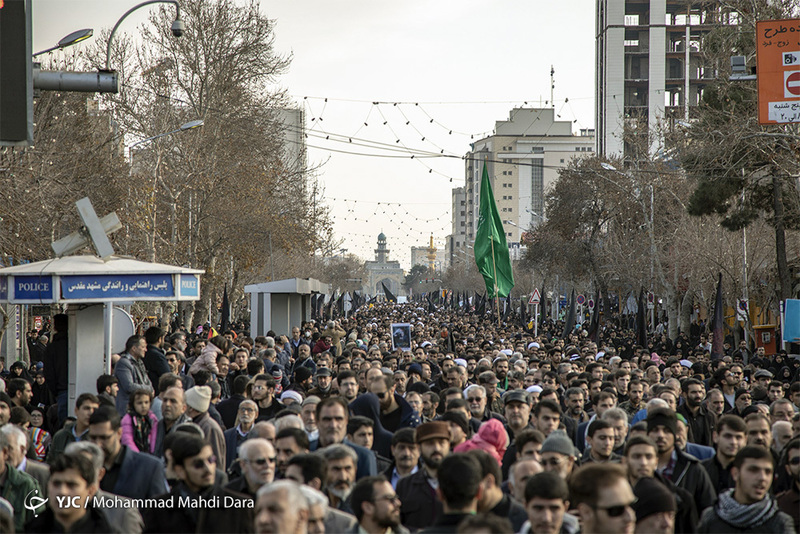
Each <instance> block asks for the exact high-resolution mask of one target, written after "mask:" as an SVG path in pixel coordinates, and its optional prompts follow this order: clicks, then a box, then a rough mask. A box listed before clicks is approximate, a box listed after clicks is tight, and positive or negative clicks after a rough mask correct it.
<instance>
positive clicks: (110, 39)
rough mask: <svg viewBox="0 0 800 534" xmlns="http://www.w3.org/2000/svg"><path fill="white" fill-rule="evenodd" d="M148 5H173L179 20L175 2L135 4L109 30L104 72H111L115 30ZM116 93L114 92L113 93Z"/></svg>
mask: <svg viewBox="0 0 800 534" xmlns="http://www.w3.org/2000/svg"><path fill="white" fill-rule="evenodd" d="M150 4H173V5H174V6H175V9H176V10H177V14H176V15H175V20H178V19H180V18H181V6H180V4H178V2H177V0H147V1H146V2H142V3H141V4H137V5H135V6H133V7H132V8H130V9H129V10H128V11H126V12H125V14H124V15H122V16H121V17H120V19H119V20H118V21H117V23H116V24H114V28H113V29H112V30H111V35H109V36H108V45H107V46H106V70H107V71H108V70H111V43H112V42H113V41H114V34H116V33H117V28H119V25H120V24H122V21H123V20H125V19H126V18H127V16H128V15H130V14H131V13H133V12H134V11H136V10H137V9H139V8H140V7H144V6H149V5H150ZM115 92H116V91H115Z"/></svg>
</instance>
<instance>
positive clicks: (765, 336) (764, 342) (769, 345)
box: [753, 324, 779, 356]
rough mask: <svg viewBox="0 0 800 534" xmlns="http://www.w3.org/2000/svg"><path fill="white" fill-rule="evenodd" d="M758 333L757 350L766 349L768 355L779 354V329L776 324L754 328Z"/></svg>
mask: <svg viewBox="0 0 800 534" xmlns="http://www.w3.org/2000/svg"><path fill="white" fill-rule="evenodd" d="M753 330H755V331H756V340H755V341H756V348H759V347H764V352H765V353H766V354H767V355H770V356H771V355H773V354H778V339H779V338H778V327H777V326H776V325H774V324H762V325H758V326H754V327H753Z"/></svg>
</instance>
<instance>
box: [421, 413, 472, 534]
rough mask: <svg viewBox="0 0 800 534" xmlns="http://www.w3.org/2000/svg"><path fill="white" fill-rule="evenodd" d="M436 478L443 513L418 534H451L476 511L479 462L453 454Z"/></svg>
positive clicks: (443, 463) (468, 456) (444, 461)
mask: <svg viewBox="0 0 800 534" xmlns="http://www.w3.org/2000/svg"><path fill="white" fill-rule="evenodd" d="M428 424H431V423H428ZM417 431H418V432H419V429H417ZM438 475H439V489H438V490H437V491H436V493H437V494H438V495H439V497H440V498H441V499H442V509H443V511H444V513H443V514H442V516H441V517H440V518H439V519H438V520H437V521H436V522H435V523H433V525H432V526H429V527H428V528H426V529H423V530H422V531H420V534H434V533H435V534H446V533H450V532H453V533H454V532H456V530H457V529H458V524H459V523H461V521H463V520H464V519H465V518H466V517H469V516H470V515H474V514H475V513H476V512H477V511H478V495H479V494H480V488H481V466H480V464H479V463H478V460H476V459H475V458H474V457H472V456H471V455H468V454H453V455H451V456H448V457H447V458H445V459H444V460H442V463H441V465H440V467H439V470H438Z"/></svg>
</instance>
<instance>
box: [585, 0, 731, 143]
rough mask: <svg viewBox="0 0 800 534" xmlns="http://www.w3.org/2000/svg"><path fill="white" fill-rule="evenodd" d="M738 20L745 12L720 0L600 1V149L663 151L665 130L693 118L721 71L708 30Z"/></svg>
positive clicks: (597, 119)
mask: <svg viewBox="0 0 800 534" xmlns="http://www.w3.org/2000/svg"><path fill="white" fill-rule="evenodd" d="M737 23H738V15H737V14H736V13H735V12H732V11H730V8H724V7H721V2H718V1H714V0H703V1H692V0H597V24H596V25H597V28H596V35H597V42H596V52H595V61H596V70H595V75H596V83H595V126H596V128H597V152H598V154H599V155H601V156H628V157H636V154H634V153H633V152H632V151H633V150H634V149H635V148H637V149H638V150H641V149H642V148H644V150H646V151H647V150H649V151H650V153H651V154H655V153H656V152H657V151H658V150H660V149H661V148H662V146H661V136H660V135H659V128H661V127H662V126H663V127H668V126H669V125H670V124H671V123H673V122H674V121H677V120H682V121H688V120H689V119H690V118H691V117H692V109H693V108H694V107H695V106H697V104H698V103H699V102H700V99H701V98H702V94H703V90H704V89H705V87H706V85H707V84H709V83H710V82H711V81H712V80H713V78H714V77H715V76H716V72H715V70H714V67H713V66H712V65H708V64H706V63H705V62H704V60H703V56H702V52H703V51H702V50H701V46H702V44H703V43H704V38H705V36H706V35H707V34H708V33H709V32H710V31H711V30H713V29H714V28H715V27H717V26H719V25H720V24H727V25H733V24H737ZM626 139H627V142H626Z"/></svg>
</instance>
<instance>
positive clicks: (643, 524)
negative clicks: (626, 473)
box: [633, 478, 677, 534]
mask: <svg viewBox="0 0 800 534" xmlns="http://www.w3.org/2000/svg"><path fill="white" fill-rule="evenodd" d="M633 494H634V495H636V502H634V503H633V511H634V512H636V530H635V532H636V533H637V534H672V533H673V532H674V531H675V511H676V510H677V505H676V503H675V497H673V496H672V493H670V491H669V490H668V489H667V488H666V486H664V485H663V484H662V483H661V482H659V481H657V480H656V479H654V478H642V479H640V480H639V482H637V483H636V486H634V488H633Z"/></svg>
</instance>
